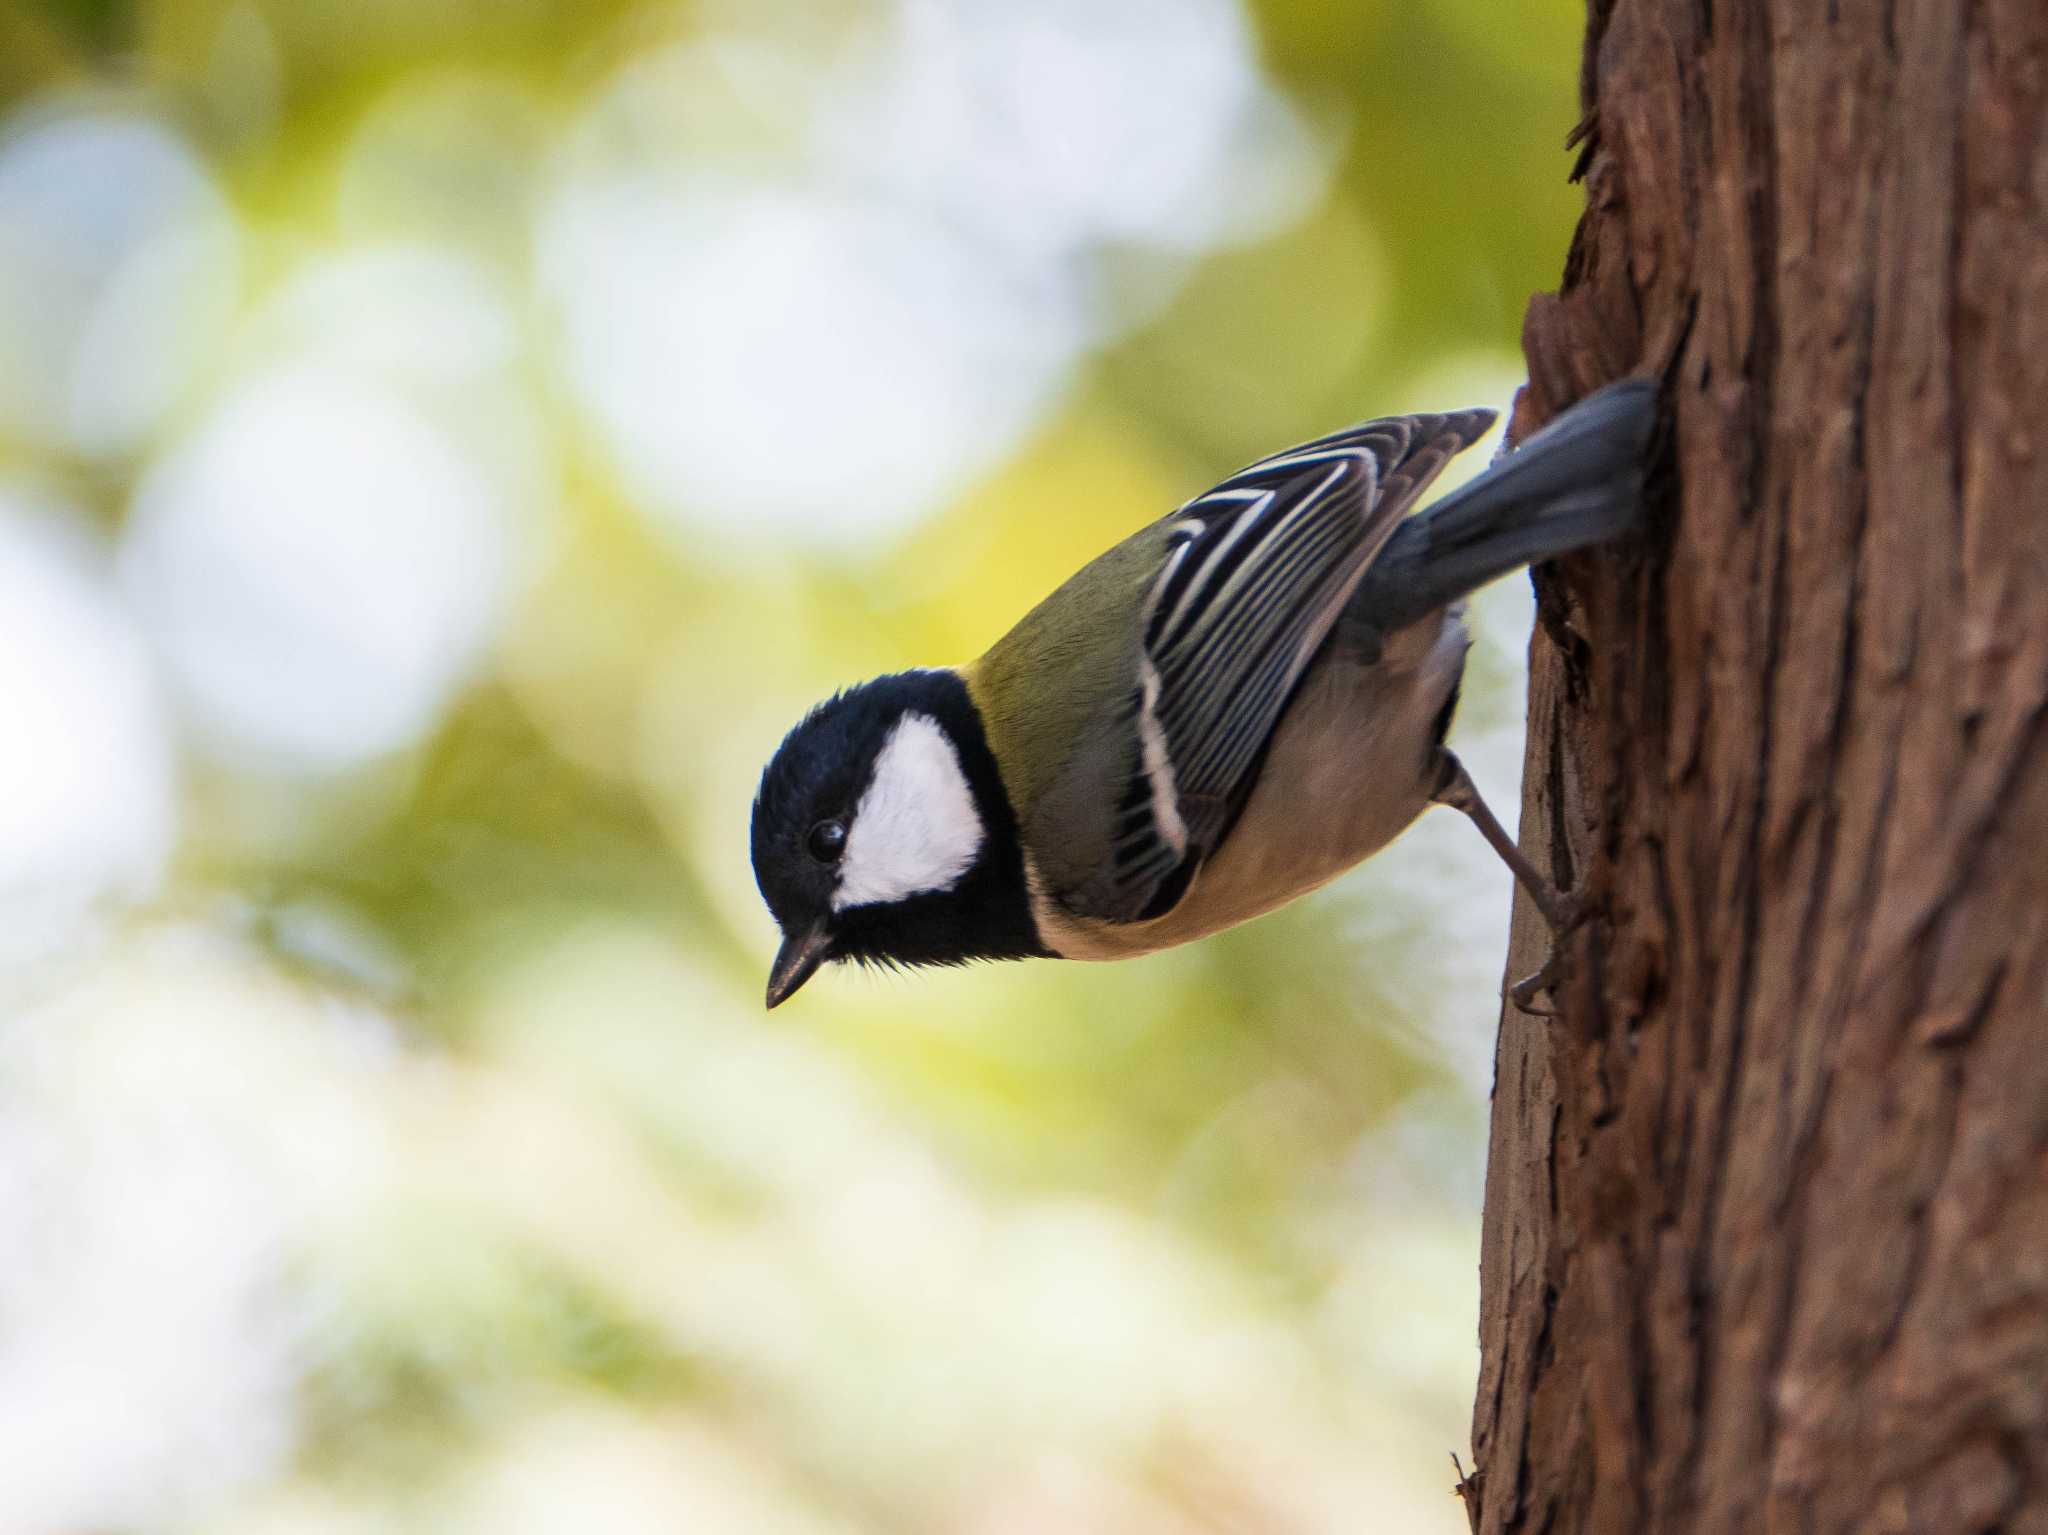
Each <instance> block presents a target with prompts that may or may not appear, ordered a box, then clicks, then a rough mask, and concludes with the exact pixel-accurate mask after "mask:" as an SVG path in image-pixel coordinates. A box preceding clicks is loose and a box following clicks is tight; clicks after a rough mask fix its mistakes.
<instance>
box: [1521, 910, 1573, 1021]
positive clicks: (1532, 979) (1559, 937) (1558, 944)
mask: <svg viewBox="0 0 2048 1535" xmlns="http://www.w3.org/2000/svg"><path fill="white" fill-rule="evenodd" d="M1530 893H1531V894H1532V895H1534V896H1535V898H1536V905H1537V907H1538V909H1539V910H1541V911H1542V913H1543V918H1544V920H1545V921H1546V922H1548V923H1549V924H1550V952H1549V953H1548V954H1546V955H1545V956H1544V958H1543V964H1542V966H1541V967H1540V968H1539V969H1538V970H1537V971H1536V973H1535V974H1534V975H1525V976H1523V977H1522V979H1521V980H1519V981H1517V982H1515V984H1514V985H1512V986H1510V987H1509V988H1508V1000H1509V1001H1510V1002H1512V1003H1514V1005H1515V1007H1516V1008H1517V1009H1518V1010H1519V1011H1521V1012H1524V1013H1527V1014H1528V1015H1529V1016H1530V1017H1531V1018H1555V1017H1556V1016H1557V1009H1555V1008H1551V1007H1538V1006H1537V1005H1536V999H1537V998H1538V997H1540V996H1542V995H1543V994H1544V993H1545V992H1547V991H1552V990H1554V989H1555V988H1556V986H1557V983H1558V981H1559V980H1560V979H1562V977H1563V976H1564V973H1565V970H1566V968H1567V962H1566V957H1565V947H1564V941H1565V939H1566V938H1568V937H1569V936H1571V934H1572V932H1573V931H1574V930H1576V929H1577V928H1578V927H1579V925H1580V924H1581V923H1583V922H1584V921H1585V920H1586V918H1587V916H1588V915H1590V909H1589V908H1588V907H1587V905H1586V903H1585V902H1584V901H1583V900H1581V899H1580V898H1579V896H1578V894H1577V893H1576V892H1574V891H1570V890H1559V889H1558V888H1557V887H1556V886H1552V887H1550V888H1549V889H1548V890H1546V891H1543V892H1542V893H1541V894H1538V893H1537V892H1535V891H1531V892H1530Z"/></svg>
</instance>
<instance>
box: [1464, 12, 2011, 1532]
mask: <svg viewBox="0 0 2048 1535" xmlns="http://www.w3.org/2000/svg"><path fill="white" fill-rule="evenodd" d="M1584 89H1585V98H1586V99H1585V107H1586V110H1587V113H1588V122H1589V124H1590V125H1591V126H1592V128H1593V134H1592V136H1591V138H1590V140H1589V147H1588V153H1587V158H1586V160H1585V161H1584V162H1583V168H1584V169H1585V170H1586V173H1587V176H1586V181H1587V188H1588V199H1587V202H1588V207H1587V212H1586V214H1585V217H1584V220H1583V222H1582V223H1581V226H1580V229H1579V233H1578V237H1577V239H1576V241H1575V244H1574V248H1573V250H1572V253H1571V256H1570V258H1569V261H1568V264H1567V267H1566V272H1565V278H1564V283H1563V287H1562V289H1561V291H1560V292H1559V293H1557V294H1555V295H1546V296H1544V297H1542V298H1539V299H1538V300H1537V301H1536V302H1535V303H1534V305H1533V306H1532V308H1531V310H1530V313H1529V318H1528V324H1527V330H1526V338H1525V340H1526V347H1527V352H1528V360H1529V368H1530V378H1531V381H1532V384H1531V388H1530V390H1529V392H1528V396H1527V398H1526V399H1525V402H1524V414H1525V416H1526V417H1527V418H1528V420H1529V421H1530V422H1532V423H1533V422H1534V421H1536V420H1540V419H1542V417H1543V416H1545V415H1547V414H1548V413H1549V411H1550V410H1551V409H1552V408H1554V407H1555V406H1557V405H1560V404H1562V403H1563V402H1565V401H1568V400H1570V399H1573V398H1576V397H1577V396H1578V395H1580V394H1582V393H1584V392H1585V391H1586V390H1588V389H1589V388H1591V387H1593V386H1595V385H1597V384H1599V383H1602V382H1605V381H1606V380H1608V379H1610V378H1613V377H1616V376H1619V375H1621V374H1624V373H1628V372H1632V371H1638V370H1648V371H1653V372H1658V373H1661V374H1662V376H1663V377H1664V378H1665V379H1666V380H1667V383H1668V395H1667V404H1668V407H1669V411H1670V419H1671V436H1672V442H1671V445H1670V459H1671V462H1672V465H1673V468H1674V473H1673V474H1672V476H1671V477H1670V482H1669V484H1668V485H1667V486H1666V487H1665V488H1664V489H1663V490H1662V491H1660V492H1659V493H1658V494H1656V495H1655V496H1653V505H1652V507H1651V521H1652V531H1651V533H1650V535H1649V536H1648V538H1647V539H1646V540H1644V541H1643V543H1642V544H1641V545H1639V546H1638V547H1636V548H1633V549H1621V550H1616V551H1609V552H1603V553H1600V554H1597V555H1593V556H1588V557H1584V558H1580V559H1575V560H1573V561H1570V562H1567V563H1566V564H1565V565H1564V566H1563V567H1562V568H1559V569H1556V570H1553V571H1551V572H1548V573H1546V575H1545V577H1544V578H1543V579H1542V581H1541V582H1540V583H1539V584H1540V587H1541V596H1542V602H1541V613H1542V618H1543V622H1542V624H1541V626H1540V628H1539V633H1538V635H1537V638H1536V640H1535V642H1534V644H1533V647H1532V662H1533V668H1534V674H1533V679H1532V683H1531V698H1530V705H1531V707H1530V736H1529V748H1528V777H1527V791H1526V797H1525V802H1524V806H1523V823H1522V824H1523V834H1524V837H1525V841H1526V843H1527V845H1528V846H1529V847H1530V848H1531V850H1532V852H1534V853H1535V854H1537V855H1538V856H1539V861H1541V859H1543V858H1548V859H1550V860H1552V866H1553V867H1554V868H1555V870H1556V872H1557V874H1558V876H1559V878H1560V881H1561V882H1562V883H1565V884H1573V883H1577V884H1578V885H1579V886H1580V888H1581V889H1582V890H1584V891H1585V892H1586V893H1587V894H1588V896H1589V898H1590V899H1591V901H1592V902H1593V904H1594V907H1595V910H1596V916H1595V918H1594V920H1593V921H1591V922H1590V923H1589V924H1588V925H1587V926H1586V927H1584V928H1583V929H1581V930H1580V931H1579V932H1578V933H1577V934H1575V935H1574V936H1573V938H1572V939H1571V941H1570V942H1569V944H1568V945H1567V950H1568V956H1567V957H1568V959H1569V962H1570V971H1569V975H1568V978H1567V979H1566V980H1565V981H1564V982H1563V983H1561V984H1560V986H1559V988H1558V990H1557V994H1556V999H1555V1000H1556V1008H1557V1016H1556V1017H1555V1018H1552V1019H1549V1020H1543V1019H1535V1018H1531V1017H1528V1016H1525V1015H1523V1014H1520V1013H1518V1012H1516V1011H1514V1010H1513V1009H1509V1010H1508V1011H1507V1012H1506V1013H1505V1015H1504V1017H1503V1023H1502V1032H1501V1038H1500V1046H1499V1055H1498V1063H1497V1065H1498V1076H1497V1081H1496V1088H1495V1102H1494V1122H1493V1136H1492V1154H1491V1165H1490V1168H1489V1173H1488V1182H1487V1194H1486V1224H1485V1255H1484V1260H1483V1264H1482V1286H1483V1312H1482V1318H1481V1341H1482V1347H1483V1365H1482V1372H1481V1378H1480V1388H1479V1399H1478V1403H1477V1406H1476V1410H1475V1417H1474V1425H1473V1442H1474V1447H1475V1451H1476V1454H1477V1458H1478V1462H1479V1469H1478V1471H1477V1472H1476V1474H1475V1476H1474V1478H1473V1480H1472V1481H1471V1482H1470V1483H1468V1485H1467V1488H1466V1489H1465V1490H1466V1492H1467V1495H1468V1512H1470V1513H1471V1514H1472V1515H1473V1523H1474V1527H1475V1528H1476V1529H1479V1530H1483V1531H1487V1532H1494V1531H1511V1530H1512V1531H1523V1530H1526V1531H1552V1532H1559V1535H1562V1532H1567V1531H1603V1532H1606V1531H1612V1532H1626V1535H1638V1532H1662V1531H1672V1532H1676V1531H1684V1532H1687V1535H1703V1532H1719V1531H1730V1532H1732V1531H1744V1532H1748V1531H1795V1530H1796V1531H1812V1532H1834V1531H1858V1532H1862V1531H1912V1532H1915V1535H1920V1532H1931V1535H1941V1532H1948V1531H1956V1532H1964V1531H1970V1532H1988V1531H2001V1532H2006V1535H2048V0H1827V3H1823V0H1594V11H1593V15H1592V17H1591V25H1590V35H1589V38H1588V43H1587V53H1586V70H1585V77H1584ZM1517 939H1518V942H1517V950H1518V952H1517V954H1516V955H1515V956H1514V959H1513V961H1512V962H1511V966H1510V971H1511V973H1513V974H1520V973H1526V972H1527V971H1528V970H1530V969H1533V968H1534V966H1535V963H1536V961H1537V960H1538V959H1540V957H1541V953H1542V948H1543V944H1544V938H1543V935H1542V933H1541V931H1540V923H1539V922H1537V921H1536V920H1535V919H1534V916H1533V913H1531V912H1528V911H1526V910H1524V911H1519V912H1518V914H1517Z"/></svg>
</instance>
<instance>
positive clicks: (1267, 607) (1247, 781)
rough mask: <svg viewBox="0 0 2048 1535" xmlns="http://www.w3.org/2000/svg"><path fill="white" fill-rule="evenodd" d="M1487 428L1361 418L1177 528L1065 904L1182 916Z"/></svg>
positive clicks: (1182, 513)
mask: <svg viewBox="0 0 2048 1535" xmlns="http://www.w3.org/2000/svg"><path fill="white" fill-rule="evenodd" d="M1491 420H1492V416H1491V413H1490V412H1487V411H1463V412H1459V413H1457V414H1454V415H1447V416H1394V417H1389V418H1386V419H1384V420H1378V421H1369V422H1365V423H1363V424H1361V425H1359V426H1355V427H1352V428H1349V429H1348V430H1346V431H1342V432H1337V433H1334V434H1332V435H1331V436H1328V437H1324V438H1320V439H1318V440H1317V441H1315V442H1311V443H1305V444H1303V445H1302V446H1300V447H1298V448H1293V449H1290V450H1289V451H1288V452H1285V453H1279V454H1275V455H1274V456H1273V457H1271V458H1267V459H1262V460H1260V461H1259V462H1258V463H1256V464H1253V465H1252V466H1251V467H1250V468H1248V469H1245V470H1243V471H1242V472H1240V473H1238V474H1236V475H1233V476H1232V477H1231V478H1230V479H1228V480H1226V481H1224V482H1223V483H1222V484H1221V485H1218V486H1217V487H1216V488H1215V489H1214V490H1211V491H1209V492H1208V493H1207V494H1205V495H1201V496H1197V497H1196V498H1195V499H1194V500H1192V501H1190V502H1188V503H1187V505H1185V506H1183V507H1182V508H1180V510H1179V511H1178V512H1176V513H1175V514H1174V515H1173V517H1172V518H1170V519H1168V523H1167V533H1168V539H1167V543H1166V554H1165V558H1164V561H1163V563H1162V564H1161V566H1160V569H1159V573H1158V576H1157V577H1156V578H1155V579H1154V581H1153V582H1152V585H1151V587H1150V589H1149V591H1148V593H1147V595H1146V599H1145V603H1144V607H1143V610H1142V623H1143V627H1144V633H1143V639H1142V644H1141V646H1140V649H1139V656H1138V675H1137V676H1136V677H1134V678H1133V679H1132V680H1131V689H1130V694H1129V698H1128V702H1127V710H1128V718H1127V720H1126V721H1125V723H1124V726H1123V729H1124V730H1125V731H1126V732H1128V734H1127V735H1126V740H1127V742H1128V743H1129V750H1128V751H1127V752H1126V753H1125V754H1124V756H1125V760H1126V761H1127V763H1128V769H1127V770H1126V771H1125V773H1124V776H1123V781H1122V783H1121V784H1120V786H1119V796H1118V802H1117V807H1116V816H1115V823H1114V832H1113V836H1112V842H1111V848H1110V856H1109V858H1108V860H1107V861H1106V864H1105V865H1103V866H1101V867H1098V868H1097V869H1096V870H1095V871H1094V877H1093V878H1091V879H1090V880H1088V881H1087V882H1086V885H1085V887H1083V888H1078V889H1072V890H1067V891H1062V892H1059V895H1060V897H1061V899H1062V904H1064V905H1066V906H1067V907H1068V909H1069V910H1071V911H1073V912H1074V914H1075V915H1077V916H1083V917H1092V918H1095V919H1098V920H1105V921H1115V922H1132V921H1142V920H1146V919H1149V918H1153V917H1158V916H1162V915H1164V914H1165V913H1166V912H1167V911H1170V910H1171V909H1172V908H1173V905H1174V904H1175V903H1176V902H1177V901H1178V900H1179V899H1180V897H1181V895H1182V894H1183V893H1184V892H1185V891H1186V889H1187V887H1188V884H1189V882H1190V881H1191V880H1192V879H1193V877H1194V875H1195V873H1196V871H1197V870H1199V868H1200V867H1201V863H1202V860H1203V859H1205V858H1206V857H1208V856H1209V854H1210V853H1212V852H1213V851H1214V850H1215V849H1216V847H1217V845H1218V844H1219V843H1220V842H1221V841H1222V839H1223V837H1224V835H1225V834H1226V833H1227V832H1228V831H1229V830H1230V827H1231V825H1232V823H1233V822H1234V821H1235V820H1236V817H1237V814H1238V812H1239V811H1240V810H1241V809H1243V807H1244V802H1245V800H1246V799H1247V798H1248V797H1249V795H1250V792H1251V787H1252V783H1253V781H1254V780H1255V779H1256V777H1257V773H1258V766H1259V762H1260V759H1261V756H1262V754H1263V752H1264V750H1265V747H1266V743H1267V740H1268V739H1269V738H1270V737H1271V735H1272V733H1273V729H1274V727H1275V726H1276V725H1277V724H1278V722H1279V720H1280V716H1281V714H1282V713H1283V711H1284V710H1285V709H1286V706H1287V702H1288V700H1289V698H1290V697H1291V696H1292V694H1293V692H1294V687H1295V684H1296V683H1297V682H1298V681H1300V679H1301V674H1302V672H1303V671H1304V670H1305V669H1306V668H1307V667H1308V665H1309V663H1310V661H1311V660H1313V659H1314V657H1315V654H1316V651H1317V650H1318V649H1319V648H1320V647H1321V645H1322V643H1323V641H1324V639H1325V638H1327V637H1328V635H1329V632H1330V628H1331V626H1332V625H1333V624H1334V623H1335V622H1336V620H1337V616H1338V614H1339V613H1340V612H1341V611H1342V610H1343V607H1344V604H1345V602H1346V600H1347V599H1348V598H1349V597H1350V596H1351V593H1352V592H1353V590H1354V589H1355V588H1356V587H1357V585H1358V582H1359V580H1360V579H1361V578H1362V577H1363V576H1364V574H1365V572H1366V570H1367V568H1368V567H1369V566H1370V565H1371V563H1372V560H1373V557H1374V556H1375V555H1376V554H1378V552H1379V550H1380V548H1381V546H1382V545H1383V544H1384V543H1385V542H1386V539H1387V537H1388V535H1389V534H1391V533H1392V532H1393V530H1394V527H1395V525H1396V524H1397V523H1398V522H1399V521H1400V519H1401V517H1402V516H1403V515H1404V514H1405V513H1406V512H1407V511H1408V510H1409V508H1410V507H1412V506H1413V504H1414V502H1415V498H1416V497H1417V496H1418V495H1419V494H1420V493H1421V491H1422V489H1423V488H1424V487H1425V486H1426V485H1427V484H1428V483H1429V482H1430V481H1431V480H1432V479H1434V478H1435V477H1436V475H1437V473H1438V471H1439V470H1441V469H1442V468H1443V466H1444V465H1445V464H1446V463H1448V462H1449V461H1450V459H1451V458H1452V457H1453V456H1454V455H1455V454H1457V453H1458V452H1460V451H1461V450H1463V449H1464V448H1465V447H1467V446H1469V445H1470V444H1471V442H1472V441H1473V440H1474V439H1475V438H1477V437H1478V436H1479V435H1480V433H1482V432H1483V431H1485V429H1486V427H1487V425H1488V424H1489V423H1490V421H1491Z"/></svg>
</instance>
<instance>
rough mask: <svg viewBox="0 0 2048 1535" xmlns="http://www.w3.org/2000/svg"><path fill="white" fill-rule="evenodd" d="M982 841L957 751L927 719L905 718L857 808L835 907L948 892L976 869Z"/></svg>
mask: <svg viewBox="0 0 2048 1535" xmlns="http://www.w3.org/2000/svg"><path fill="white" fill-rule="evenodd" d="M981 839H982V830H981V816H980V815H979V814H977V813H976V811H975V808H974V792H973V790H971V789H969V788H968V787H967V775H966V774H965V773H964V772H962V771H961V769H960V755H959V753H958V752H956V751H954V749H953V743H952V742H951V741H950V740H948V739H947V738H946V732H945V731H944V730H942V729H941V728H940V727H939V722H938V721H937V720H935V719H933V718H932V717H931V716H930V715H929V714H915V713H912V714H906V715H904V716H903V718H902V719H900V720H898V721H897V722H896V728H895V729H893V730H891V731H890V732H889V738H888V740H886V741H884V742H883V743H882V750H881V752H880V753H879V754H878V755H877V756H876V758H875V771H874V776H873V777H872V778H870V779H869V780H868V787H867V791H866V792H865V793H864V794H862V795H861V797H860V804H859V805H858V806H856V807H855V809H854V812H853V824H852V826H851V827H850V828H849V829H848V831H847V834H846V851H845V853H844V854H843V855H842V856H841V858H840V860H839V888H838V889H837V890H835V891H834V892H833V894H832V909H833V910H834V911H844V910H845V909H846V908H847V907H849V906H872V905H874V904H876V903H877V902H884V901H900V900H903V899H904V898H905V897H907V896H913V895H917V894H920V893H921V892H923V891H927V890H946V889H950V888H951V887H952V885H953V883H954V882H955V881H956V880H958V879H959V878H960V876H961V875H963V874H965V873H966V872H967V871H968V869H969V868H970V867H972V865H973V863H974V855H975V854H976V853H978V852H980V851H981Z"/></svg>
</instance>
